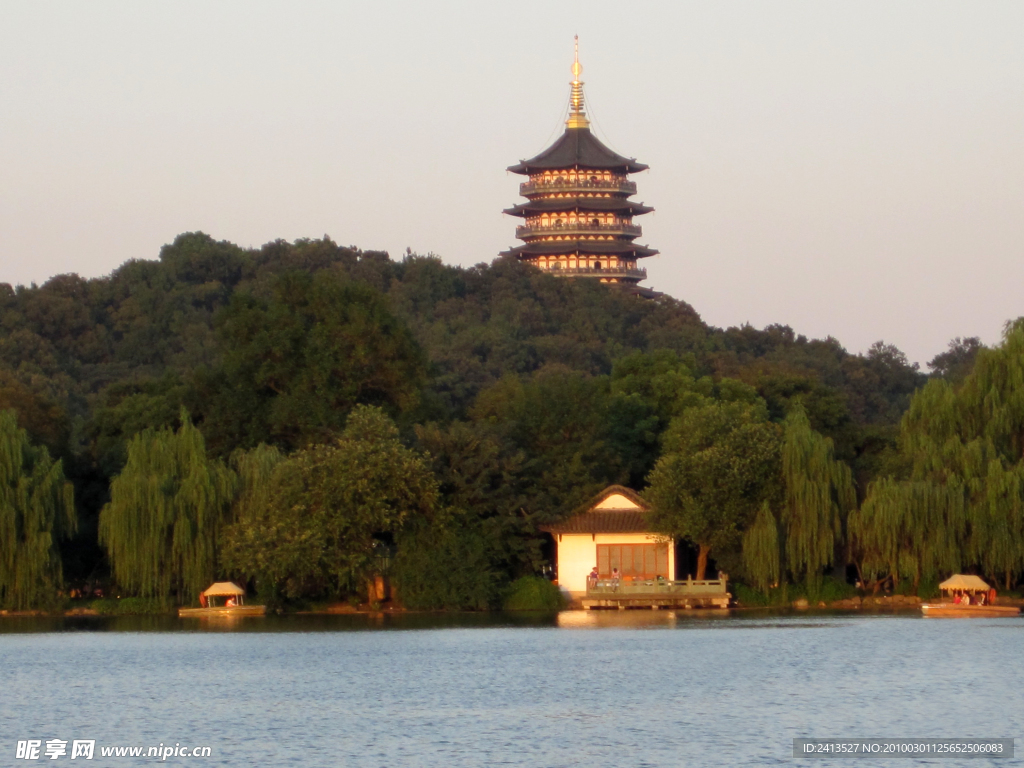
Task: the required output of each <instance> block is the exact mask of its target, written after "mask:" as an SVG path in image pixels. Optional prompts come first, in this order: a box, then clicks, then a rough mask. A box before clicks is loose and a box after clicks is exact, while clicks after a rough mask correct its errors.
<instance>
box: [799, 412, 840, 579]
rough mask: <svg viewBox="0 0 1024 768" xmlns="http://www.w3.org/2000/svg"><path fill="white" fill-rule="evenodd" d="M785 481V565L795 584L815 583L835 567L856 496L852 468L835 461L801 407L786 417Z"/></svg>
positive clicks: (827, 442)
mask: <svg viewBox="0 0 1024 768" xmlns="http://www.w3.org/2000/svg"><path fill="white" fill-rule="evenodd" d="M782 478H783V484H784V486H785V494H786V498H785V503H784V504H783V506H782V524H783V526H784V528H785V541H786V566H787V568H788V570H789V572H790V573H791V574H792V575H793V578H794V579H797V580H800V579H801V578H804V579H806V580H807V581H808V582H812V583H813V582H817V580H818V579H819V578H820V576H821V572H822V569H824V568H825V567H826V566H828V565H830V564H831V563H832V559H833V555H834V553H835V549H836V545H837V543H838V541H839V540H840V539H841V537H842V525H843V518H844V517H845V516H846V514H847V513H848V512H849V511H850V510H851V509H853V508H854V506H856V503H857V497H856V493H855V492H854V487H853V477H852V474H851V473H850V468H849V467H848V466H847V465H846V464H845V463H843V462H842V461H837V460H836V458H835V452H834V448H833V445H832V440H831V438H828V437H823V436H822V435H820V434H819V433H817V432H815V431H814V430H813V429H811V423H810V421H809V420H808V418H807V413H806V412H805V411H804V409H803V407H801V406H800V405H797V406H795V407H794V408H793V409H792V410H791V411H790V413H789V415H788V416H787V417H786V423H785V431H784V433H783V439H782Z"/></svg>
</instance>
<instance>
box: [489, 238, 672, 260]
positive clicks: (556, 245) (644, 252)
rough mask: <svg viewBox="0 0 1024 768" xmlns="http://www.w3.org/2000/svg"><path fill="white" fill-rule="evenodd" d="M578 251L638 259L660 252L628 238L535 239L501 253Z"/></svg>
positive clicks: (526, 254)
mask: <svg viewBox="0 0 1024 768" xmlns="http://www.w3.org/2000/svg"><path fill="white" fill-rule="evenodd" d="M577 252H582V253H593V254H604V253H607V254H615V255H622V254H631V255H632V256H633V257H634V258H637V259H643V258H645V257H647V256H654V255H655V254H657V253H659V251H656V250H655V249H654V248H648V247H646V246H643V245H636V244H635V243H631V242H629V241H628V240H534V241H532V242H529V243H526V244H525V245H520V246H517V247H515V248H510V249H509V250H507V251H503V252H502V253H501V255H502V256H506V255H511V256H545V255H553V254H560V253H577Z"/></svg>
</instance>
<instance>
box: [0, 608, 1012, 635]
mask: <svg viewBox="0 0 1024 768" xmlns="http://www.w3.org/2000/svg"><path fill="white" fill-rule="evenodd" d="M894 618H904V619H905V618H912V619H920V618H921V617H920V614H918V613H910V614H903V615H902V616H895V615H892V614H882V615H875V614H864V613H851V612H845V613H841V612H829V611H797V612H789V613H786V612H767V611H732V612H730V611H710V610H709V611H693V610H687V611H684V610H671V611H652V610H627V611H608V610H596V611H562V612H561V613H545V612H516V613H386V612H381V613H362V614H286V615H280V616H279V615H273V614H271V615H267V616H204V617H191V616H190V617H186V618H178V617H176V616H65V617H41V616H35V617H4V618H2V619H0V635H4V634H22V633H49V632H214V633H220V632H226V633H262V632H302V633H305V632H366V631H381V630H384V631H414V630H441V629H497V628H516V627H519V628H557V629H623V630H626V629H711V628H752V627H762V628H768V627H775V628H789V629H795V628H800V627H803V628H808V627H816V626H817V627H821V626H831V625H833V624H835V623H837V622H838V623H845V622H852V621H879V620H885V619H890V620H891V619H894ZM929 621H932V622H934V621H937V620H936V619H930V620H929ZM993 621H996V622H997V623H1000V622H1004V621H1007V620H1006V619H998V620H993Z"/></svg>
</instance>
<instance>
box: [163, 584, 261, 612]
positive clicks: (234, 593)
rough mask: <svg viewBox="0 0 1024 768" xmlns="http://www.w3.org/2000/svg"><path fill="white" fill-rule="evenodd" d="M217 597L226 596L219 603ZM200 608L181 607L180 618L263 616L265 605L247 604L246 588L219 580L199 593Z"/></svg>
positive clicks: (179, 610)
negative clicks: (219, 603) (218, 603)
mask: <svg viewBox="0 0 1024 768" xmlns="http://www.w3.org/2000/svg"><path fill="white" fill-rule="evenodd" d="M217 598H224V602H223V603H222V604H221V605H217ZM199 605H200V607H199V608H179V609H178V616H179V618H184V617H190V618H195V617H203V616H210V617H212V616H217V617H224V616H263V615H264V614H265V613H266V612H267V606H265V605H245V590H244V589H242V588H241V587H240V586H238V585H237V584H234V583H233V582H230V581H218V582H216V583H215V584H211V585H210V586H209V587H207V588H206V589H204V590H203V591H202V592H200V593H199Z"/></svg>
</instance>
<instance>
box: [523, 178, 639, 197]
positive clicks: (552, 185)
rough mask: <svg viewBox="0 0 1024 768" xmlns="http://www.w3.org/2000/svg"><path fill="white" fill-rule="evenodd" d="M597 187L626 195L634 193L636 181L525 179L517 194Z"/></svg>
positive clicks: (525, 194) (524, 194)
mask: <svg viewBox="0 0 1024 768" xmlns="http://www.w3.org/2000/svg"><path fill="white" fill-rule="evenodd" d="M574 189H580V190H592V189H599V190H602V191H609V192H621V193H624V194H627V195H635V194H636V183H635V182H632V181H626V180H625V179H621V180H620V179H611V180H605V179H597V180H594V181H592V180H590V179H577V180H570V179H552V180H551V181H546V182H545V181H527V182H525V183H523V184H520V185H519V194H521V195H523V196H524V197H525V196H527V195H532V194H534V193H535V192H568V191H570V190H574Z"/></svg>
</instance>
